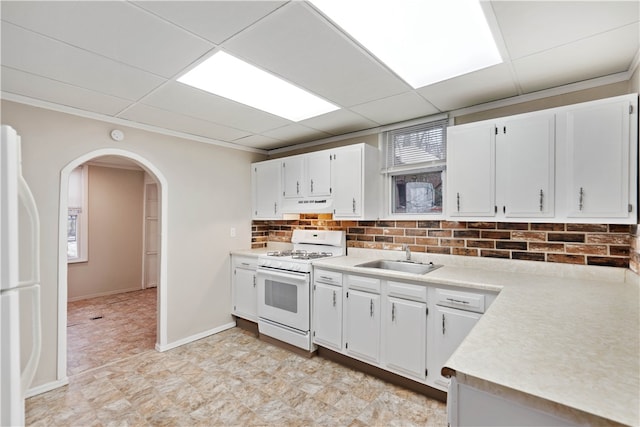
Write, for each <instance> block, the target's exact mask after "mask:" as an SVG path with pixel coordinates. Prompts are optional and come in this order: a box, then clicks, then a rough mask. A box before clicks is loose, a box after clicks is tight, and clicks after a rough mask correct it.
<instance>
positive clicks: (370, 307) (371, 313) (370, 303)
mask: <svg viewBox="0 0 640 427" xmlns="http://www.w3.org/2000/svg"><path fill="white" fill-rule="evenodd" d="M369 316H370V317H373V300H370V302H369Z"/></svg>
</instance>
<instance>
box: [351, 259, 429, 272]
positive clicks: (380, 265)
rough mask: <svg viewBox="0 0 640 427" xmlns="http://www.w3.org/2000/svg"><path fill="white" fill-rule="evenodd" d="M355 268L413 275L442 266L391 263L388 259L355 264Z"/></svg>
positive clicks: (403, 262)
mask: <svg viewBox="0 0 640 427" xmlns="http://www.w3.org/2000/svg"><path fill="white" fill-rule="evenodd" d="M355 267H364V268H377V269H380V270H393V271H401V272H404V273H413V274H427V273H429V272H431V271H433V270H435V269H437V268H440V267H442V266H441V265H434V264H433V263H429V264H421V263H418V262H413V261H393V260H388V259H378V260H375V261H369V262H365V263H362V264H357V265H356V266H355Z"/></svg>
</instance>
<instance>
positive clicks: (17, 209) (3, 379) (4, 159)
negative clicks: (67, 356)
mask: <svg viewBox="0 0 640 427" xmlns="http://www.w3.org/2000/svg"><path fill="white" fill-rule="evenodd" d="M1 132H2V138H1V146H0V279H1V284H2V287H1V288H0V426H3V427H4V426H21V425H24V423H25V406H24V405H25V393H26V391H27V388H28V387H29V385H30V383H31V381H32V380H33V376H34V374H35V371H36V368H37V366H38V360H39V358H40V341H41V325H40V262H39V260H40V248H39V246H40V245H39V238H40V223H39V218H38V211H37V208H36V204H35V200H34V199H33V195H32V194H31V191H30V190H29V187H28V186H27V183H26V181H25V180H24V178H23V177H22V165H21V151H20V137H19V136H18V135H17V134H16V131H15V130H14V129H13V128H11V127H10V126H5V125H2V131H1Z"/></svg>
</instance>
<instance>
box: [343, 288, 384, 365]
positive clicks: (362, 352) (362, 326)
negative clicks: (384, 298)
mask: <svg viewBox="0 0 640 427" xmlns="http://www.w3.org/2000/svg"><path fill="white" fill-rule="evenodd" d="M345 323H346V324H345V333H346V337H345V348H346V350H347V354H349V355H350V356H354V357H356V358H359V359H362V360H366V361H369V362H374V363H377V362H378V360H379V358H380V356H379V355H380V295H376V294H371V293H368V292H361V291H354V290H352V289H350V290H348V291H347V298H346V315H345Z"/></svg>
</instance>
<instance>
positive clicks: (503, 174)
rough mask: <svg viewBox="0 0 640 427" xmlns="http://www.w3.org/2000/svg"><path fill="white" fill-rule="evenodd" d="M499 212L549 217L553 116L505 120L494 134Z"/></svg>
mask: <svg viewBox="0 0 640 427" xmlns="http://www.w3.org/2000/svg"><path fill="white" fill-rule="evenodd" d="M496 158H497V160H496V187H497V198H498V199H497V200H496V201H497V206H498V215H500V214H502V215H504V216H505V217H507V218H511V217H529V218H531V217H552V216H553V215H554V202H555V195H554V193H555V191H554V190H555V185H554V177H555V168H554V162H555V116H554V114H541V115H535V116H527V117H520V118H513V119H510V120H505V121H504V122H502V123H501V124H500V125H498V127H497V134H496Z"/></svg>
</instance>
